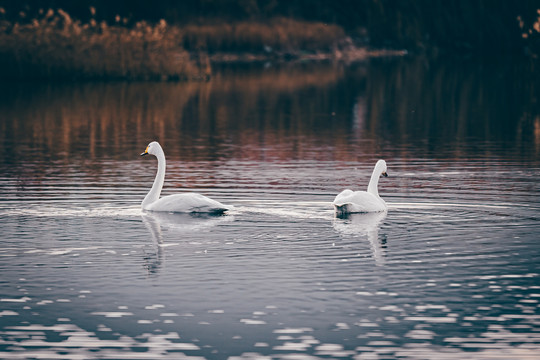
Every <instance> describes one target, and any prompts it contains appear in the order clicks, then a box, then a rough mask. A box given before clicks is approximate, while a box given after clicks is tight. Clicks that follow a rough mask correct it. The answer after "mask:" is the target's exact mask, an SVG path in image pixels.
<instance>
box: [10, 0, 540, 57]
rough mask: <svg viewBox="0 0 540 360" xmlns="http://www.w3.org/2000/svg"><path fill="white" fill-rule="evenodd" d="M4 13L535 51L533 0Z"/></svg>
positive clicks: (418, 46)
mask: <svg viewBox="0 0 540 360" xmlns="http://www.w3.org/2000/svg"><path fill="white" fill-rule="evenodd" d="M0 6H1V7H2V8H3V9H4V14H3V17H4V18H8V19H10V20H14V19H15V18H20V17H21V15H23V16H22V17H26V18H28V19H32V18H34V17H36V14H37V12H38V11H39V9H48V8H52V9H58V8H61V9H63V10H64V11H66V12H67V13H69V14H70V15H71V16H72V17H74V18H76V19H79V20H81V21H82V22H88V21H90V19H91V18H92V17H93V16H94V15H93V14H91V12H90V11H89V8H90V7H92V8H94V9H96V13H95V18H96V19H97V20H98V21H101V20H105V21H106V22H108V23H114V22H117V21H118V19H119V17H120V18H121V19H125V21H126V25H134V24H136V23H137V22H139V21H141V20H145V21H148V22H152V23H157V22H159V21H160V20H161V19H164V20H165V21H167V23H170V24H176V25H185V24H207V23H209V22H211V23H216V22H236V21H246V20H250V21H258V22H264V21H266V20H268V19H272V18H275V17H288V18H295V19H300V20H306V21H316V22H323V23H327V24H336V25H339V26H340V27H342V28H343V29H344V31H345V32H346V33H348V34H350V35H352V36H353V37H355V38H357V39H360V38H362V37H364V38H365V39H369V44H370V45H371V46H374V47H394V48H407V49H410V50H416V51H420V50H425V49H436V50H446V49H448V50H451V51H456V50H460V51H467V52H482V53H485V52H489V53H494V52H506V51H513V52H515V51H518V52H522V51H524V52H525V53H530V52H535V53H537V52H538V48H539V47H540V45H539V42H540V36H539V35H540V20H539V16H540V1H538V0H519V1H508V0H452V1H447V0H333V1H328V0H188V1H178V0H161V1H152V2H150V1H148V0H132V1H111V0H79V1H72V0H1V1H0Z"/></svg>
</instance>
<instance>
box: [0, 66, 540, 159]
mask: <svg viewBox="0 0 540 360" xmlns="http://www.w3.org/2000/svg"><path fill="white" fill-rule="evenodd" d="M522 65H523V64H508V63H501V64H498V65H489V64H485V63H478V62H466V61H461V62H458V63H456V62H455V61H454V62H444V63H436V62H423V61H412V60H410V59H402V60H396V61H372V62H370V64H367V65H356V66H353V67H349V68H345V67H334V66H331V65H330V64H326V65H325V64H296V65H294V66H293V65H291V66H285V65H284V66H282V67H281V68H275V67H270V68H258V69H255V70H246V69H245V68H241V69H235V68H234V67H231V68H230V69H229V70H227V69H222V70H221V72H220V73H218V74H217V75H216V76H215V77H214V78H213V79H212V80H211V81H209V82H204V83H193V82H189V83H88V84H54V85H35V84H18V85H12V86H11V87H10V88H8V87H5V86H4V87H3V88H2V89H1V90H0V95H1V96H0V113H1V114H2V117H3V121H2V122H0V130H1V131H0V141H2V143H3V144H6V145H8V146H4V147H3V151H7V150H6V149H8V147H9V145H12V147H11V148H9V150H10V153H11V156H14V157H15V158H16V157H17V154H18V153H25V154H26V153H27V152H32V156H33V157H34V158H35V159H42V160H43V162H44V163H48V162H50V161H51V160H58V161H68V157H69V162H70V163H73V162H74V161H85V162H88V160H94V159H100V162H98V163H97V164H96V163H95V162H92V164H94V165H92V164H86V165H85V166H97V167H100V166H102V165H101V160H102V159H103V158H109V159H110V158H115V159H131V155H132V154H133V153H137V152H139V153H140V151H141V146H143V147H144V146H145V145H146V144H147V143H148V142H149V141H150V140H154V139H158V140H159V141H160V142H161V143H162V144H163V146H164V147H165V149H166V153H167V157H168V158H169V159H174V158H177V157H181V159H182V160H184V161H200V160H205V161H215V160H220V159H229V158H235V159H238V158H240V159H253V160H265V159H269V158H270V159H295V158H301V159H305V158H310V159H313V158H315V159H317V160H340V161H357V160H359V159H360V158H362V157H364V156H369V157H370V158H371V156H372V154H373V152H380V150H381V149H382V148H383V147H384V146H385V145H384V144H385V143H388V141H391V142H392V144H391V145H392V146H394V147H400V148H399V150H400V151H402V152H404V155H407V153H410V152H422V153H425V152H426V151H429V152H432V153H433V152H435V153H438V150H440V149H443V150H445V147H447V146H448V144H451V146H454V145H455V143H456V141H457V142H463V143H466V142H467V141H468V140H469V139H470V138H471V137H474V138H475V139H477V140H504V141H509V142H511V143H514V142H515V143H519V142H521V141H522V140H527V141H529V140H530V141H533V142H534V141H538V138H539V137H540V136H537V135H534V134H537V133H538V131H536V133H535V130H534V129H535V126H536V128H540V125H538V123H539V120H538V113H539V111H538V104H537V103H536V102H535V100H534V99H535V98H536V96H537V94H536V92H537V89H536V88H535V83H537V82H535V80H536V78H535V76H536V77H537V75H534V74H533V73H531V72H530V71H529V70H530V69H529V68H528V67H527V66H522ZM456 151H457V150H456ZM459 151H464V148H463V147H460V148H459ZM465 151H466V148H465ZM456 155H457V154H456ZM14 161H16V159H15V160H14Z"/></svg>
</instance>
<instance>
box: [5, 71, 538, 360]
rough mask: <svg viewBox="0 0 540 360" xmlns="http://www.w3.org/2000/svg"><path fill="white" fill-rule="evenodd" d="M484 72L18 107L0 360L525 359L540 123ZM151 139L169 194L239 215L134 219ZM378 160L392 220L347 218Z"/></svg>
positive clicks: (101, 97) (184, 90)
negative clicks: (340, 209) (343, 213)
mask: <svg viewBox="0 0 540 360" xmlns="http://www.w3.org/2000/svg"><path fill="white" fill-rule="evenodd" d="M474 74H475V72H474V71H471V69H470V68H469V69H468V68H465V70H464V69H463V68H462V67H459V68H457V69H456V68H453V67H449V66H446V65H445V66H441V67H433V68H424V67H422V66H420V65H419V64H416V63H413V64H407V63H405V64H401V63H398V64H394V63H388V64H385V63H382V64H381V63H375V64H372V65H371V66H366V67H365V68H341V69H332V68H324V67H323V68H317V67H311V66H307V65H306V66H304V67H303V68H300V69H298V68H296V69H294V70H291V69H288V68H286V69H281V70H279V71H277V70H276V71H274V70H272V69H270V70H268V69H267V70H265V71H262V72H260V73H258V72H257V71H252V72H246V73H240V74H235V75H234V76H232V77H228V76H229V75H227V72H226V71H224V72H223V75H222V76H221V77H218V78H217V79H215V81H213V82H210V83H208V84H206V83H205V84H86V85H75V86H68V85H65V86H53V87H44V88H42V89H40V88H39V86H38V87H36V88H31V89H28V88H25V89H27V90H29V91H28V92H22V91H20V90H19V92H17V91H15V92H13V93H10V94H8V95H7V96H8V99H7V100H5V101H4V102H2V104H1V107H2V111H1V112H0V113H1V114H2V115H0V116H1V127H2V128H1V129H2V131H1V132H0V139H1V140H2V143H3V144H4V146H3V147H2V150H1V151H2V152H3V155H4V156H3V158H2V162H0V169H1V174H2V175H0V197H1V201H0V222H1V224H2V225H1V230H2V231H1V233H2V240H1V241H2V246H1V247H0V258H1V259H2V261H1V262H0V271H1V273H2V279H1V280H0V320H1V326H0V334H1V337H0V357H3V358H54V359H58V358H70V359H72V358H111V359H113V358H114V359H117V358H130V359H131V358H144V359H152V358H155V359H158V358H159V359H162V358H174V359H178V358H194V359H196V358H213V359H222V358H227V357H229V356H230V357H232V358H234V357H237V358H243V359H249V358H262V357H263V356H266V357H267V358H273V359H277V358H284V359H287V358H289V359H290V358H305V359H308V358H338V357H339V358H355V357H358V358H396V357H401V358H414V359H422V358H426V359H431V358H446V359H461V358H464V357H466V358H494V357H501V356H503V357H504V358H515V359H522V358H534V357H535V356H536V354H538V352H539V351H540V338H539V336H538V334H539V331H538V330H539V324H540V322H539V320H540V311H539V302H538V301H539V300H540V285H539V277H540V269H539V265H538V261H537V259H538V257H539V255H540V247H539V245H538V243H537V237H538V222H539V217H538V213H539V210H540V206H539V205H538V201H537V199H538V195H539V194H540V187H539V185H538V181H537V179H538V176H539V175H540V170H539V160H538V149H539V146H538V143H539V138H538V137H537V134H536V133H535V132H534V131H535V130H534V129H535V126H536V125H535V121H536V122H537V121H538V120H537V119H538V115H537V114H536V113H535V112H534V111H535V107H534V104H531V103H528V102H527V101H526V99H523V98H518V97H515V98H512V99H510V100H509V102H506V103H502V102H499V101H498V100H497V99H498V95H499V94H500V93H501V91H502V90H501V89H500V88H497V87H495V86H494V85H497V84H494V81H495V80H493V79H491V78H489V77H488V76H485V74H484V73H481V75H480V76H477V75H474ZM518 75H519V74H515V73H512V76H515V77H516V80H515V81H516V83H517V82H518V80H520V81H522V80H523V79H520V78H518ZM453 78H456V79H460V81H453V82H450V83H449V82H448V81H446V80H449V79H453ZM411 79H416V80H417V81H416V83H415V84H414V86H412V85H411V86H409V87H407V86H406V84H407V83H410V82H411V81H410V80H411ZM434 81H435V82H437V83H436V84H433V82H434ZM495 82H499V83H498V85H499V86H501V85H504V86H506V87H509V88H511V89H513V91H514V92H518V93H525V92H527V91H529V92H530V91H531V88H530V87H528V86H529V85H527V83H525V84H526V85H516V83H514V82H513V81H512V80H511V78H507V77H504V76H503V77H502V78H501V77H500V78H498V80H496V81H495ZM521 84H523V82H521ZM27 86H28V87H30V85H27ZM519 86H522V88H520V87H519ZM439 87H440V88H442V89H446V91H448V92H449V93H451V94H461V93H463V94H471V96H470V97H461V98H460V99H461V100H459V101H457V100H456V98H455V97H454V98H453V97H451V96H447V94H448V93H445V92H444V91H443V90H441V91H440V92H438V93H436V92H435V90H434V89H438V88H439ZM475 87H478V88H479V89H480V90H481V91H482V92H483V96H479V95H477V93H476V90H474V89H475ZM532 90H534V89H532ZM399 94H401V97H400V96H397V95H399ZM407 94H408V95H407ZM422 94H423V95H422ZM426 94H427V95H426ZM405 95H407V96H405ZM422 102H423V103H422ZM411 104H414V105H415V108H416V110H415V111H414V112H412V111H406V109H408V107H409V106H411ZM437 104H439V105H437ZM451 104H454V106H456V108H451V111H448V110H449V109H450V108H449V107H450V106H451ZM418 106H420V107H421V108H422V109H423V110H421V111H419V110H418ZM492 108H493V109H492ZM428 109H429V111H428ZM467 109H469V110H467ZM484 111H485V113H486V114H489V115H490V117H491V119H490V121H487V120H486V119H484V118H482V119H479V118H478V117H477V115H478V113H479V112H480V113H482V112H484ZM432 113H434V114H436V115H437V117H439V118H442V119H441V121H442V122H444V124H445V125H444V127H445V128H444V131H441V128H440V127H435V125H436V123H434V122H433V121H434V120H433V118H432V115H431V114H432ZM497 116H499V117H497ZM535 119H536V120H535ZM479 124H480V125H481V126H482V130H479V129H478V128H476V126H477V125H479ZM428 127H429V129H428ZM420 130H421V131H420ZM488 130H489V131H488ZM528 132H529V133H528ZM153 139H159V140H160V141H161V142H162V143H163V144H164V150H165V153H166V155H167V160H168V163H167V165H168V167H167V175H166V182H165V187H164V195H166V194H171V193H174V192H181V191H188V190H192V191H198V192H201V193H203V194H205V195H208V196H210V197H212V198H215V199H217V200H219V201H222V202H223V203H226V204H230V205H233V206H234V209H233V210H232V211H231V212H230V213H229V214H228V215H225V216H217V217H216V216H192V215H178V214H153V213H143V212H141V210H140V201H141V200H142V198H143V197H144V195H145V193H146V191H148V189H149V187H150V185H151V182H152V179H153V176H154V173H155V166H156V163H155V159H151V160H148V159H140V158H139V157H138V154H140V152H141V151H142V150H144V147H145V146H146V144H147V143H148V142H149V141H150V140H153ZM378 158H384V159H386V161H387V163H388V173H389V175H390V177H388V178H384V179H381V181H380V183H379V191H380V193H381V195H382V196H383V197H384V198H385V200H386V201H387V203H388V205H389V211H388V213H387V214H385V213H382V214H370V215H352V216H349V217H346V218H334V215H333V210H332V207H331V201H332V200H333V197H334V196H335V195H336V194H337V193H338V192H339V191H341V190H343V188H346V187H348V188H354V189H357V188H360V189H362V188H364V187H365V186H366V185H367V182H368V180H369V176H370V174H371V170H372V167H373V165H374V163H375V161H376V160H377V159H378ZM182 354H183V355H182Z"/></svg>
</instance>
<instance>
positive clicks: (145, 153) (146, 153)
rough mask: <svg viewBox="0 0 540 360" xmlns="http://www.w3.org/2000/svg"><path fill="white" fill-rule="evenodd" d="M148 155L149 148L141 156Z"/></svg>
mask: <svg viewBox="0 0 540 360" xmlns="http://www.w3.org/2000/svg"><path fill="white" fill-rule="evenodd" d="M144 155H148V146H147V147H146V150H144V152H143V153H142V154H141V156H144Z"/></svg>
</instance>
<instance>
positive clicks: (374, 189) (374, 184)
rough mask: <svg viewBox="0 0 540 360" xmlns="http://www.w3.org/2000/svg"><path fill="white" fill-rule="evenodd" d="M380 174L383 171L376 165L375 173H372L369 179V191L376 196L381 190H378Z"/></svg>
mask: <svg viewBox="0 0 540 360" xmlns="http://www.w3.org/2000/svg"><path fill="white" fill-rule="evenodd" d="M380 174H381V172H380V171H379V169H378V167H377V166H376V167H375V169H373V173H372V174H371V179H370V180H369V185H368V189H367V191H368V193H371V194H373V195H375V196H377V197H378V196H379V190H378V187H379V177H380Z"/></svg>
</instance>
